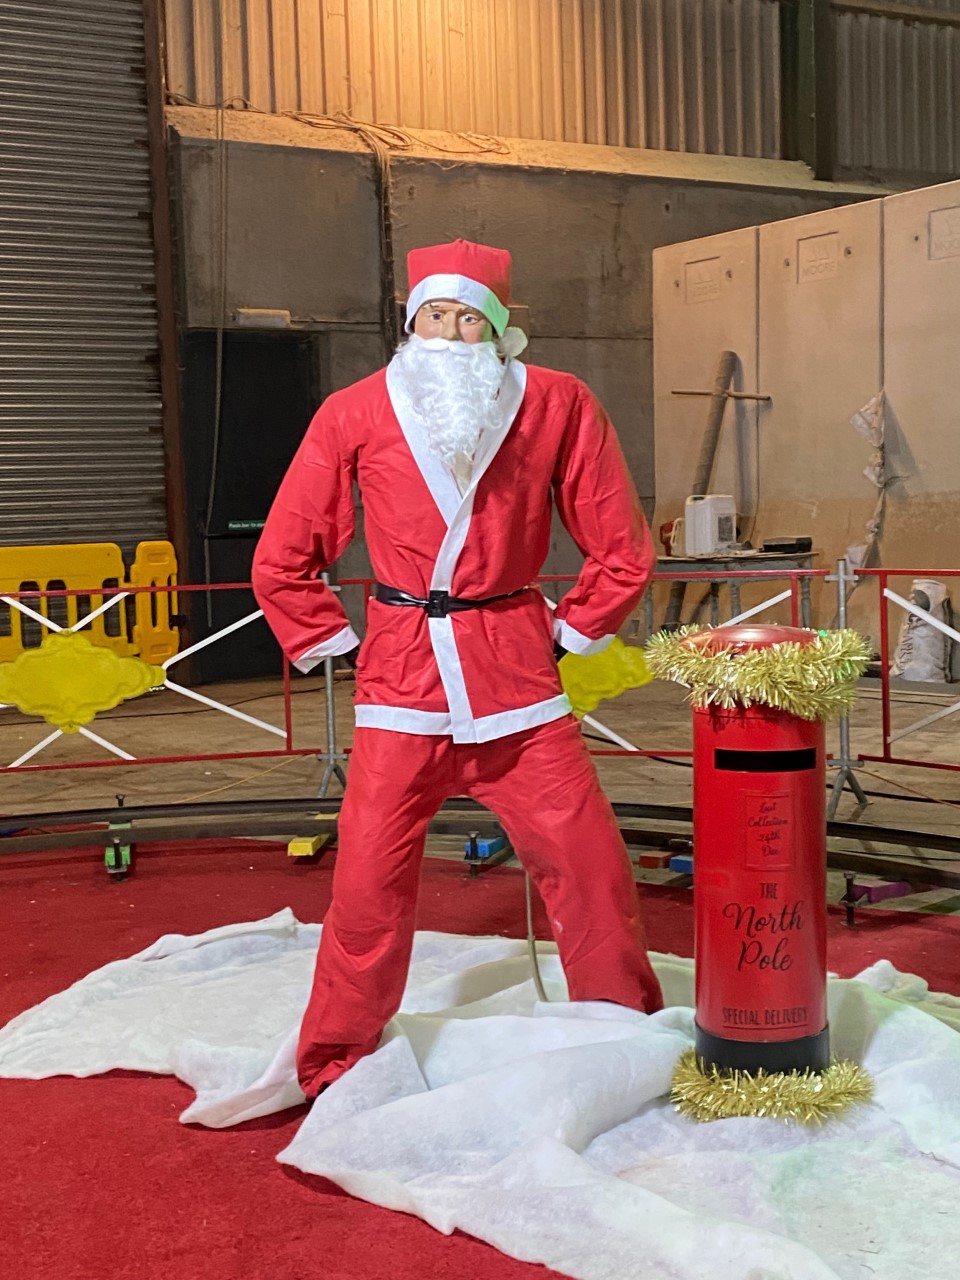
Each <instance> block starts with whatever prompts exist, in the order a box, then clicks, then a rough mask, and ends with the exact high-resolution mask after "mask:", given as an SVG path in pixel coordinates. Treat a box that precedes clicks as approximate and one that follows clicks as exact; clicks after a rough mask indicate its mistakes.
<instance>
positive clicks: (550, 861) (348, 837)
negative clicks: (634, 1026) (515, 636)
mask: <svg viewBox="0 0 960 1280" xmlns="http://www.w3.org/2000/svg"><path fill="white" fill-rule="evenodd" d="M456 795H466V796H471V797H472V798H473V799H475V800H477V801H479V802H480V803H481V804H483V805H485V806H486V807H487V808H489V809H491V810H492V811H493V812H494V813H495V814H496V815H497V817H498V818H499V820H500V822H501V823H502V825H503V827H504V829H505V831H506V833H507V836H508V838H509V840H510V843H511V844H512V846H513V848H514V851H515V852H516V854H517V856H518V858H519V859H520V861H521V863H522V864H523V866H524V867H525V869H526V870H527V871H528V872H529V874H530V876H531V877H532V879H533V881H534V883H535V884H536V886H537V889H538V890H539V892H540V895H541V897H542V898H543V901H544V904H545V905H546V909H547V915H548V918H549V920H550V924H551V927H552V930H553V935H554V938H555V939H556V942H557V947H558V950H559V953H560V960H561V963H562V965H563V970H564V974H565V975H566V979H567V985H568V988H569V993H570V999H571V1000H610V1001H614V1002H615V1003H617V1004H622V1005H627V1006H628V1007H630V1008H632V1009H640V1010H644V1011H646V1012H648V1013H653V1012H654V1011H655V1010H657V1009H660V1008H662V1007H663V999H662V995H661V992H660V984H659V982H658V981H657V978H656V975H655V974H654V972H653V969H652V968H651V965H650V961H649V958H648V956H647V952H646V947H645V945H644V939H643V933H642V931H641V926H640V917H639V903H638V898H637V890H636V885H635V883H634V880H633V872H632V869H631V865H630V859H629V856H628V854H627V851H626V847H625V846H624V843H623V838H622V837H621V835H620V832H619V830H618V829H617V823H616V819H615V818H614V814H613V810H612V808H611V807H610V802H609V801H608V800H607V797H606V796H605V795H604V793H603V791H602V789H601V787H600V782H599V780H598V778H597V774H596V770H595V769H594V766H593V761H592V760H591V758H590V756H589V754H588V752H587V749H586V744H585V743H584V741H583V737H582V735H581V732H580V726H579V725H578V723H577V722H576V720H575V719H574V718H573V716H567V717H565V718H564V719H562V720H555V721H553V722H552V723H550V724H546V725H543V726H541V727H540V728H537V729H530V730H526V731H524V732H521V733H514V734H510V735H509V736H508V737H505V738H498V739H496V740H495V741H493V742H486V743H481V744H479V745H477V744H457V743H454V742H453V741H452V740H451V739H450V738H447V737H439V736H437V737H433V736H426V735H419V734H408V733H395V732H392V731H389V730H385V729H357V731H356V736H355V739H354V749H353V754H352V756H351V759H350V776H349V781H348V785H347V790H346V795H345V797H344V801H343V808H342V810H341V814H340V826H339V851H338V854H337V861H336V867H335V870H334V875H333V901H332V903H331V905H330V909H329V911H328V912H327V914H326V917H325V919H324V922H323V932H322V936H321V941H320V951H319V954H318V956H317V967H316V973H315V975H314V981H313V990H312V992H311V995H310V1000H309V1003H308V1005H307V1009H306V1013H305V1014H304V1018H303V1023H302V1026H301V1028H300V1044H299V1051H298V1075H299V1079H300V1086H301V1088H302V1089H303V1091H304V1093H306V1094H307V1096H308V1097H313V1096H315V1095H316V1094H317V1093H318V1092H319V1091H320V1089H321V1088H322V1087H323V1086H324V1085H325V1084H328V1083H330V1082H331V1081H332V1080H335V1079H337V1077H338V1076H340V1075H342V1074H343V1073H344V1072H345V1071H346V1070H347V1069H348V1068H349V1067H351V1066H352V1065H353V1064H354V1063H355V1062H356V1061H357V1060H358V1059H359V1058H361V1057H363V1056H364V1055H365V1054H368V1053H371V1052H372V1051H373V1050H374V1049H375V1048H376V1047H377V1044H378V1042H379V1040H380V1036H381V1034H382V1032H383V1029H384V1027H385V1026H386V1024H387V1022H389V1020H390V1019H391V1018H392V1017H393V1015H394V1014H395V1013H396V1012H397V1010H398V1009H399V1007H400V1002H401V999H402V997H403V991H404V987H405V985H406V979H407V970H408V967H409V963H410V952H411V948H412V946H413V935H414V930H415V927H416V901H417V890H418V887H419V880H420V863H421V860H422V857H423V848H424V842H425V839H426V832H427V826H428V824H429V822H430V820H431V818H432V817H433V816H434V815H435V814H436V812H437V810H438V809H439V807H440V805H441V804H442V803H443V802H444V800H446V799H448V798H449V797H451V796H456Z"/></svg>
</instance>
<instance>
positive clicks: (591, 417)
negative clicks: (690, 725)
mask: <svg viewBox="0 0 960 1280" xmlns="http://www.w3.org/2000/svg"><path fill="white" fill-rule="evenodd" d="M408 270H409V281H410V297H409V301H408V305H407V315H408V319H407V326H406V327H407V331H408V332H409V333H412V336H411V337H410V339H409V341H407V342H406V343H404V345H402V346H401V348H400V349H399V351H398V352H397V354H396V355H395V356H394V358H393V360H392V361H391V363H390V365H389V366H388V368H387V369H386V370H383V371H380V372H378V373H375V374H373V375H372V376H371V377H369V378H366V379H364V380H363V381H362V382H359V383H356V384H355V385H354V386H352V387H348V388H347V389H346V390H344V391H339V392H336V393H335V394H334V395H331V396H329V397H328V399H327V400H326V401H324V404H323V406H322V407H321V408H320V410H319V411H318V413H317V414H316V416H315V417H314V419H313V421H312V422H311V424H310V426H309V428H308V430H307V433H306V436H305V438H304V440H303V443H302V445H301V446H300V449H299V451H298V453H297V455H296V457H295V458H294V460H293V462H292V463H291V466H290V469H289V471H288V472H287V475H286V477H285V479H284V481H283V483H282V485H281V487H280V490H279V492H278V494H277V498H276V501H275V502H274V505H273V508H272V510H271V512H270V515H269V518H268V519H267V522H266V526H265V528H264V531H263V536H262V538H261V540H260V544H259V546H258V548H257V552H256V556H255V559H254V568H253V585H254V590H255V592H256V595H257V599H258V601H259V602H260V604H261V606H262V608H263V611H264V613H265V615H266V617H267V620H268V622H269V623H270V625H271V627H272V628H273V630H274V632H275V634H276V636H277V638H278V639H279V641H280V643H281V645H282V646H283V648H284V651H285V652H286V654H287V656H288V657H289V658H290V660H291V661H292V662H293V664H294V665H295V666H296V667H298V668H299V669H300V670H301V671H308V670H310V668H311V667H312V666H313V665H315V664H316V663H318V662H320V661H322V660H323V659H324V658H325V657H328V656H331V655H338V654H347V653H349V652H350V651H351V650H353V649H355V648H356V646H357V644H358V639H357V637H356V635H355V634H354V632H353V630H352V628H351V627H350V625H349V623H348V621H347V618H346V615H345V614H344V612H343V610H342V608H341V606H340V604H339V603H338V601H337V598H336V596H335V595H334V594H333V593H332V592H331V591H330V590H329V588H328V587H326V586H325V585H324V583H323V582H322V581H320V580H319V579H318V574H319V573H320V572H321V571H322V570H323V569H325V568H326V567H327V566H328V565H330V564H332V563H333V562H334V561H335V560H336V559H337V558H338V557H339V556H340V555H342V553H343V551H344V549H345V548H346V546H347V544H348V543H349V541H350V539H351V537H352V536H353V531H354V508H353V483H354V482H355V481H356V482H357V483H358V484H359V487H360V490H361V493H362V496H363V505H364V528H365V533H366V540H367V546H368V549H369V553H370V559H371V562H372V564H373V567H374V572H375V574H376V577H377V580H378V586H377V589H376V598H375V599H373V600H371V601H370V606H369V613H368V625H367V635H366V638H365V640H364V642H363V645H362V646H361V648H360V652H359V657H358V659H357V666H356V678H357V685H356V724H357V728H356V734H355V738H354V748H353V753H352V755H351V760H350V769H349V778H348V783H347V789H346V795H345V797H344V801H343V807H342V810H341V814H340V824H339V852H338V855H337V861H336V868H335V871H334V880H333V901H332V904H331V906H330V909H329V911H328V912H327V915H326V918H325V920H324V926H323V933H322V939H321V944H320V950H319V955H318V958H317V968H316V975H315V978H314V984H313V991H312V994H311V996H310V1002H309V1004H308V1007H307V1010H306V1013H305V1015H304V1020H303V1024H302V1027H301V1032H300V1045H299V1055H298V1059H299V1060H298V1070H299V1078H300V1084H301V1087H302V1088H303V1090H304V1092H305V1093H306V1094H307V1096H308V1097H311V1096H315V1095H316V1094H317V1093H318V1092H319V1091H320V1090H321V1089H322V1088H323V1087H324V1086H325V1085H326V1084H328V1083H329V1082H330V1081H332V1080H334V1079H336V1078H337V1077H338V1076H339V1075H341V1074H342V1073H343V1072H344V1071H345V1070H347V1068H348V1067H350V1066H351V1065H352V1064H353V1063H354V1062H356V1061H357V1059H358V1058H360V1057H361V1056H363V1055H364V1054H367V1053H370V1052H371V1051H372V1050H374V1049H375V1048H376V1046H377V1043H378V1041H379V1039H380V1036H381V1033H382V1031H383V1028H384V1026H385V1025H386V1023H387V1022H388V1021H389V1019H390V1018H391V1017H392V1016H393V1015H394V1014H395V1013H396V1011H397V1009H398V1008H399V1006H400V1001H401V997H402V995H403V990H404V985H405V981H406V976H407V969H408V965H409V959H410V950H411V945H412V942H413V935H414V929H415V909H416V898H417V888H418V882H419V876H420V863H421V859H422V856H423V848H424V841H425V836H426V831H427V826H428V824H429V822H430V820H431V818H432V817H433V816H434V814H435V813H436V811H437V809H438V808H439V807H440V805H441V804H442V803H443V801H444V800H445V799H447V798H449V797H450V796H454V795H466V796H472V797H473V798H474V799H476V800H477V801H479V802H480V803H482V804H484V805H486V806H488V807H489V808H490V809H492V810H493V812H494V813H495V814H496V815H497V817H498V818H499V819H500V821H501V823H502V824H503V826H504V828H505V830H506V832H507V835H508V837H509V839H510V842H511V844H512V845H513V848H514V850H515V851H516V854H517V856H518V857H519V859H520V860H521V862H522V863H523V865H524V866H525V867H526V869H527V871H528V872H529V873H530V875H531V876H532V878H533V880H534V882H535V884H536V885H537V888H538V890H539V892H540V894H541V896H542V898H543V900H544V902H545V904H546V908H547V913H548V916H549V919H550V923H551V926H552V929H553V933H554V937H555V938H556V941H557V945H558V948H559V953H560V959H561V962H562V964H563V968H564V972H565V975H566V978H567V984H568V988H569V994H570V998H571V999H572V1000H606V1001H613V1002H616V1003H619V1004H623V1005H627V1006H629V1007H631V1008H634V1009H639V1010H645V1011H647V1012H653V1011H654V1010H656V1009H659V1008H660V1007H661V1005H662V999H661V994H660V988H659V984H658V982H657V979H656V976H655V975H654V973H653V970H652V968H651V967H650V963H649V960H648V957H647V953H646V950H645V947H644V942H643V937H642V933H641V928H640V921H639V917H638V900H637V893H636V887H635V884H634V881H633V876H632V871H631V867H630V861H629V857H628V855H627V852H626V849H625V847H624V844H623V840H622V838H621V836H620V833H619V831H618V829H617V824H616V821H615V819H614V816H613V812H612V809H611V807H610V804H609V802H608V801H607V799H606V797H605V796H604V794H603V791H602V790H601V788H600V785H599V782H598V779H597V776H596V772H595V770H594V767H593V763H592V761H591V759H590V757H589V755H588V753H587V750H586V747H585V744H584V742H583V738H582V735H581V733H580V728H579V725H578V723H577V721H576V720H575V719H574V717H573V716H572V715H571V714H570V704H569V702H568V701H567V699H566V697H565V695H564V694H563V691H562V688H561V684H560V678H559V675H558V671H557V663H556V657H555V644H556V645H559V646H561V647H562V649H565V650H569V651H571V652H574V653H580V654H589V653H595V652H599V651H600V650H601V649H603V648H604V647H605V646H606V645H607V644H608V643H609V642H610V640H611V639H612V637H613V634H614V633H615V632H616V631H617V629H618V627H620V625H621V624H622V623H623V621H624V620H625V619H626V617H627V615H628V614H629V613H630V612H631V610H632V609H633V608H634V607H635V605H636V604H637V601H638V600H639V599H640V596H641V595H642V593H643V590H644V587H645V586H646V583H647V581H648V579H649V577H650V573H651V570H652V566H653V563H654V551H653V547H652V543H651V540H650V535H649V532H648V529H647V526H646V523H645V521H644V518H643V515H642V512H641V510H640V506H639V503H638V500H637V496H636V492H635V490H634V487H633V484H632V482H631V480H630V477H629V474H628V472H627V470H626V466H625V464H624V461H623V456H622V454H621V451H620V448H619V445H618V442H617V438H616V436H615V434H614V431H613V428H612V427H611V425H610V422H609V421H608V419H607V417H606V415H605V414H604V412H603V409H602V408H601V406H600V405H599V403H598V402H597V401H596V399H595V398H594V397H593V396H592V395H591V393H590V391H589V390H588V389H587V387H586V386H585V385H584V384H583V383H582V382H579V381H578V380H577V379H576V378H574V377H572V376H570V375H569V374H562V373H554V372H552V371H549V370H547V369H541V368H537V367H535V366H533V365H527V366H525V365H523V364H521V363H519V362H518V361H517V360H516V358H515V357H516V355H517V354H518V353H519V350H520V349H522V347H523V345H524V339H523V335H522V334H519V333H518V331H517V330H512V329H510V330H508V329H507V321H508V315H509V313H508V310H507V304H508V301H509V276H510V255H509V254H508V253H507V252H506V251H504V250H501V249H492V248H488V247H486V246H483V245H477V244H471V243H469V242H467V241H464V240H458V241H456V242H454V243H453V244H446V245H438V246H435V247H433V248H429V249H418V250H414V251H413V252H412V253H411V254H410V255H409V258H408ZM552 502H555V503H556V505H557V509H558V511H559V514H560V517H561V519H562V520H563V522H564V524H565V525H566V527H567V529H568V530H569V531H570V533H571V535H572V536H573V538H574V540H575V542H576V543H577V545H578V547H579V548H580V550H581V551H582V553H583V555H584V557H585V562H584V565H583V569H582V572H581V573H580V576H579V578H578V580H577V582H576V584H575V585H574V586H573V587H572V589H571V590H570V591H568V592H567V594H566V595H565V596H564V598H563V600H562V601H561V602H560V604H559V606H558V607H557V609H556V613H555V614H554V615H553V616H552V617H551V614H550V611H549V609H548V607H547V605H546V603H545V602H544V599H543V596H542V595H541V593H540V592H539V591H538V590H537V589H536V588H535V587H531V586H530V585H529V584H530V583H531V582H532V581H533V579H534V578H535V577H536V575H537V573H538V572H539V570H540V568H541V566H542V565H543V562H544V560H545V558H546V555H547V551H548V549H549V545H550V520H551V504H552Z"/></svg>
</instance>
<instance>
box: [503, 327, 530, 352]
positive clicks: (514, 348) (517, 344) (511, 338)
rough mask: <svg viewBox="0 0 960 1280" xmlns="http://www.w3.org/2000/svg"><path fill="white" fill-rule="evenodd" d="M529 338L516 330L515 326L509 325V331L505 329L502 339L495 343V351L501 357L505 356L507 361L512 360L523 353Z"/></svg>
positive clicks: (521, 331)
mask: <svg viewBox="0 0 960 1280" xmlns="http://www.w3.org/2000/svg"><path fill="white" fill-rule="evenodd" d="M529 341H530V340H529V338H528V337H527V335H526V334H525V333H524V332H523V330H522V329H518V328H517V327H516V325H511V326H510V328H509V329H505V330H504V333H503V337H502V338H501V339H500V341H499V342H498V343H497V350H498V351H499V352H500V354H501V355H502V356H506V357H507V359H508V360H514V359H516V357H517V356H518V355H519V354H520V352H521V351H525V350H526V348H527V346H528V344H529Z"/></svg>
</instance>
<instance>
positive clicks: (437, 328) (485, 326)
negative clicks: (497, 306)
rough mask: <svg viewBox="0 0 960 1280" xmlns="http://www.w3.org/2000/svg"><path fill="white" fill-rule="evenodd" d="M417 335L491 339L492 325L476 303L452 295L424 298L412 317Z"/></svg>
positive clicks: (470, 340) (472, 339)
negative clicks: (475, 308) (474, 305)
mask: <svg viewBox="0 0 960 1280" xmlns="http://www.w3.org/2000/svg"><path fill="white" fill-rule="evenodd" d="M413 332H414V333H415V334H416V335H417V337H418V338H445V339H446V340H447V341H448V342H469V343H475V342H492V341H493V326H492V325H491V323H490V321H489V320H488V319H487V318H486V316H484V315H482V314H481V313H480V312H479V311H475V310H474V309H473V307H465V306H464V305H463V303H462V302H454V301H453V300H452V299H450V298H439V299H435V300H433V301H431V302H425V303H424V304H423V306H422V307H421V308H420V310H419V311H418V312H417V314H416V316H415V317H414V320H413Z"/></svg>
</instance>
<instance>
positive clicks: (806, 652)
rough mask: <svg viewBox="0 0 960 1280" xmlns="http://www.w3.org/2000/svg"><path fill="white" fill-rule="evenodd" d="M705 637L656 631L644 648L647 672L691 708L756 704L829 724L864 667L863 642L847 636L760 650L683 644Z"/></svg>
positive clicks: (689, 630)
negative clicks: (680, 689) (682, 689)
mask: <svg viewBox="0 0 960 1280" xmlns="http://www.w3.org/2000/svg"><path fill="white" fill-rule="evenodd" d="M703 630H704V628H702V627H681V628H680V630H678V631H661V632H660V633H659V634H658V635H655V636H652V637H651V638H650V640H649V641H648V642H647V646H646V658H647V666H648V667H649V669H650V671H651V672H652V673H653V674H654V675H655V676H657V677H658V678H659V679H661V680H673V681H675V682H676V683H678V684H683V685H687V686H688V687H689V689H690V701H691V702H692V703H693V705H694V706H695V707H708V706H711V705H716V706H719V707H724V708H726V709H732V708H734V707H750V706H753V705H754V703H759V704H761V705H763V706H767V707H774V708H776V709H777V710H779V711H787V712H789V713H790V714H791V715H795V716H799V717H800V718H801V719H802V720H830V719H833V718H834V717H836V716H839V715H842V714H843V713H844V712H845V711H848V710H849V709H850V707H851V705H852V704H853V701H854V699H855V697H856V688H855V683H856V681H857V679H858V678H859V677H860V676H861V675H863V673H864V671H865V670H866V667H867V663H868V662H869V661H870V649H869V646H868V645H867V642H866V640H864V638H863V636H861V635H860V634H859V633H858V632H856V631H851V630H843V631H820V632H818V633H817V635H816V637H815V638H814V639H813V640H812V641H811V642H810V643H809V644H794V643H789V644H774V645H770V646H769V647H767V648H764V649H739V648H737V647H736V646H735V645H729V646H727V647H725V648H723V649H720V650H718V651H716V652H711V651H710V650H709V649H708V648H706V647H702V646H698V645H692V644H689V643H684V642H685V641H686V640H688V638H689V637H690V636H694V635H699V634H701V633H702V632H703Z"/></svg>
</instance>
